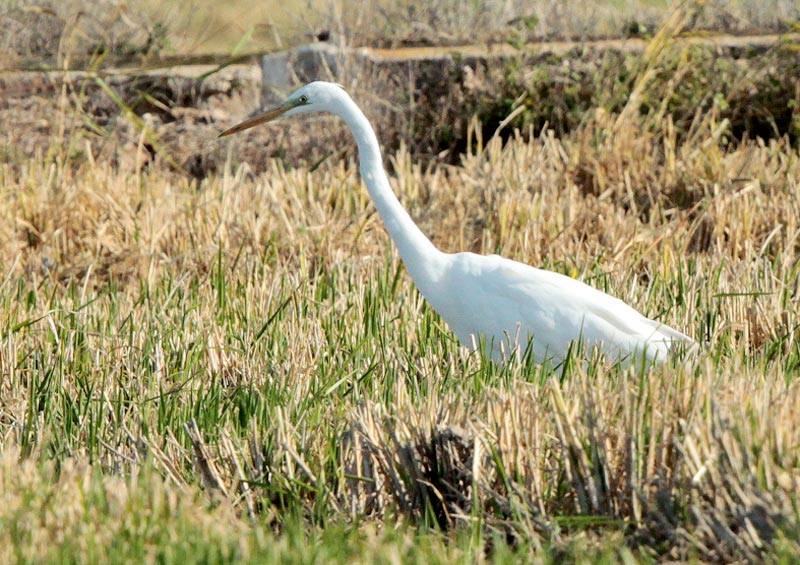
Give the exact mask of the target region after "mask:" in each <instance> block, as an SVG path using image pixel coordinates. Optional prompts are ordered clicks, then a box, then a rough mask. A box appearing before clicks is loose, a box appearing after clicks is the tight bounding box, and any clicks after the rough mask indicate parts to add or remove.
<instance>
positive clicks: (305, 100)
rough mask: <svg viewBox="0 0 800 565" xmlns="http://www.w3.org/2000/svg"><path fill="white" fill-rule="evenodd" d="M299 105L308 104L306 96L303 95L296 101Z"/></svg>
mask: <svg viewBox="0 0 800 565" xmlns="http://www.w3.org/2000/svg"><path fill="white" fill-rule="evenodd" d="M297 101H298V102H300V104H308V96H306V95H305V94H303V95H302V96H301V97H300V98H298V99H297Z"/></svg>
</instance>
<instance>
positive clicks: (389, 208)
mask: <svg viewBox="0 0 800 565" xmlns="http://www.w3.org/2000/svg"><path fill="white" fill-rule="evenodd" d="M340 115H341V117H342V119H344V121H345V122H346V123H347V125H348V126H349V127H350V130H351V131H352V132H353V136H354V137H355V138H356V142H357V143H358V158H359V171H361V178H362V179H363V180H364V184H366V185H367V190H368V191H369V195H370V197H371V198H372V201H373V202H374V203H375V207H376V208H377V209H378V213H379V214H380V215H381V218H382V219H383V223H384V224H385V226H386V231H388V232H389V236H390V237H391V238H392V241H394V243H395V245H396V246H397V250H398V251H399V252H400V257H401V258H402V259H403V263H405V266H406V269H408V272H409V274H410V275H411V278H412V279H414V281H415V282H416V283H417V286H420V290H422V292H423V294H425V290H426V289H425V288H423V285H422V284H421V283H422V281H424V280H429V279H431V278H435V277H436V276H437V274H438V273H436V272H433V269H434V268H435V265H434V264H433V263H432V262H431V261H430V260H429V259H431V258H433V257H434V256H437V255H440V254H441V252H440V251H439V250H438V249H436V247H435V246H434V245H433V243H431V241H430V240H429V239H428V238H427V237H425V234H424V233H422V231H421V230H420V229H419V227H417V224H415V223H414V221H413V220H412V219H411V217H410V216H409V215H408V212H406V210H405V208H403V206H402V204H400V201H399V200H398V199H397V196H395V194H394V192H393V191H392V187H391V186H390V184H389V178H388V177H387V176H386V171H385V170H384V168H383V159H382V158H381V149H380V145H379V144H378V138H377V137H376V135H375V132H374V131H373V129H372V126H370V123H369V120H367V117H366V116H365V115H364V113H363V112H362V111H361V110H360V109H359V108H358V106H356V104H355V102H353V101H352V100H349V99H348V104H347V105H346V110H345V111H344V112H342V113H341V114H340Z"/></svg>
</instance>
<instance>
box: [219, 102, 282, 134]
mask: <svg viewBox="0 0 800 565" xmlns="http://www.w3.org/2000/svg"><path fill="white" fill-rule="evenodd" d="M293 107H294V106H293V105H292V104H289V103H286V102H284V103H283V104H281V105H280V106H276V107H275V108H272V109H271V110H267V111H266V112H264V113H263V114H261V115H259V116H256V117H255V118H250V119H249V120H245V121H243V122H242V123H241V124H238V125H235V126H233V127H232V128H228V129H226V130H225V131H223V132H222V133H221V134H219V137H225V136H226V135H231V134H234V133H239V132H240V131H243V130H246V129H250V128H251V127H253V126H257V125H258V124H263V123H266V122H269V121H272V120H274V119H275V118H277V117H278V116H280V115H281V114H284V113H286V112H288V111H289V110H291V109H292V108H293Z"/></svg>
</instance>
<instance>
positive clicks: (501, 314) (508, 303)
mask: <svg viewBox="0 0 800 565" xmlns="http://www.w3.org/2000/svg"><path fill="white" fill-rule="evenodd" d="M314 112H330V113H332V114H335V115H337V116H339V117H340V118H342V119H343V120H344V121H345V122H346V123H347V125H348V127H349V128H350V130H351V131H352V133H353V136H354V137H355V139H356V142H357V143H358V155H359V170H360V172H361V177H362V179H363V181H364V184H366V186H367V190H368V191H369V195H370V197H371V198H372V201H373V202H374V203H375V207H376V208H377V209H378V212H379V214H380V215H381V218H382V219H383V222H384V224H385V226H386V230H387V231H388V232H389V236H390V237H391V238H392V241H394V243H395V245H396V246H397V249H398V251H399V253H400V257H401V258H402V260H403V263H404V264H405V266H406V269H408V272H409V274H410V275H411V278H412V279H413V280H414V283H416V285H417V288H419V291H420V292H421V293H422V295H423V296H424V297H425V299H426V300H427V301H428V302H429V303H430V304H431V306H432V307H433V309H434V310H435V311H436V312H437V313H438V314H439V315H440V316H441V317H442V319H444V321H445V322H447V324H448V325H449V326H450V328H451V329H452V330H453V332H454V333H455V334H456V336H458V339H459V340H460V341H461V343H463V344H464V345H466V346H467V347H470V348H474V347H476V345H477V344H483V346H484V347H486V348H487V349H488V350H489V353H490V354H491V355H492V356H493V357H495V358H496V359H498V358H503V357H506V356H508V355H510V354H512V352H517V353H518V352H520V351H523V350H524V349H525V348H526V347H527V346H528V345H529V344H530V345H531V346H532V347H533V354H534V359H535V361H536V362H544V361H545V360H547V361H549V362H552V363H554V364H558V363H559V362H560V361H562V360H563V359H564V357H565V356H566V355H567V353H568V351H569V350H570V348H571V346H572V345H573V344H574V343H576V342H578V341H580V342H581V343H582V345H583V347H584V348H593V347H599V348H601V349H602V351H603V352H604V354H605V355H606V356H611V357H612V358H616V359H619V360H621V361H623V362H625V361H630V360H633V359H637V358H638V359H644V360H647V361H649V362H653V361H655V362H660V361H663V360H665V359H666V358H667V356H668V354H669V353H670V351H671V350H672V349H673V348H674V347H675V346H676V345H677V344H683V345H684V346H690V345H691V344H693V341H692V340H691V338H689V337H688V336H686V335H684V334H682V333H680V332H679V331H677V330H674V329H672V328H671V327H669V326H666V325H664V324H662V323H659V322H657V321H655V320H651V319H649V318H647V317H645V316H643V315H642V314H640V313H639V312H637V311H636V310H635V309H633V308H631V307H630V306H628V305H627V304H625V303H624V302H622V301H621V300H619V299H617V298H614V297H612V296H609V295H608V294H606V293H604V292H601V291H599V290H597V289H595V288H593V287H591V286H588V285H586V284H584V283H582V282H580V281H577V280H575V279H572V278H570V277H568V276H565V275H562V274H559V273H555V272H552V271H545V270H542V269H537V268H535V267H531V266H529V265H525V264H523V263H518V262H516V261H512V260H510V259H506V258H504V257H500V256H499V255H476V254H475V253H469V252H464V253H452V254H451V253H443V252H442V251H440V250H438V249H437V248H436V247H435V246H434V245H433V243H431V241H430V240H429V239H428V238H427V237H425V234H423V233H422V231H421V230H420V229H419V227H418V226H417V225H416V224H415V223H414V221H413V220H412V219H411V217H410V216H409V215H408V212H406V210H405V209H404V208H403V206H402V205H401V204H400V201H399V200H398V199H397V197H396V196H395V194H394V192H393V191H392V188H391V186H390V184H389V179H388V177H387V176H386V171H385V170H384V168H383V160H382V158H381V150H380V146H379V145H378V139H377V137H376V135H375V131H374V130H373V129H372V126H371V125H370V123H369V121H368V120H367V118H366V116H364V113H363V112H362V111H361V109H360V108H359V107H358V106H357V105H356V103H355V102H353V100H352V98H350V96H349V95H348V94H347V92H345V90H344V89H343V88H342V87H341V86H339V85H337V84H333V83H328V82H312V83H310V84H307V85H306V86H304V87H302V88H300V89H298V90H297V91H295V92H294V93H293V94H291V95H290V96H289V97H288V98H287V99H286V101H284V102H283V103H282V104H280V105H279V106H277V107H275V108H273V109H272V110H269V111H267V112H266V113H264V114H262V115H260V116H258V117H255V118H252V119H250V120H247V121H245V122H243V123H241V124H239V125H237V126H235V127H232V128H230V129H228V130H226V131H224V132H222V134H220V136H225V135H230V134H232V133H236V132H239V131H242V130H244V129H247V128H250V127H253V126H255V125H258V124H261V123H264V122H268V121H270V120H273V119H275V118H277V117H279V116H294V115H300V114H310V113H314Z"/></svg>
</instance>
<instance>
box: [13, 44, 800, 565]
mask: <svg viewBox="0 0 800 565" xmlns="http://www.w3.org/2000/svg"><path fill="white" fill-rule="evenodd" d="M657 39H658V38H657ZM656 47H657V46H656ZM655 51H657V49H653V50H651V52H650V53H649V55H647V54H646V57H647V56H649V57H650V59H649V60H648V61H646V64H643V65H642V66H641V67H640V71H639V73H640V74H639V78H638V79H636V80H635V81H634V87H633V90H632V92H633V94H632V96H631V102H629V103H626V104H623V105H622V106H620V107H618V108H613V109H612V108H610V107H609V108H608V109H602V108H597V109H595V110H593V111H589V112H586V113H585V115H584V116H583V119H582V120H580V123H579V124H578V125H576V126H575V127H573V128H572V129H571V130H570V131H568V132H565V133H564V134H563V135H560V136H556V135H555V133H553V132H552V131H548V130H546V129H545V130H542V131H540V130H537V131H527V132H522V133H520V134H516V135H511V136H509V137H508V138H507V139H505V140H501V139H500V138H499V137H496V138H492V139H485V140H476V139H472V141H471V142H470V143H468V144H466V147H467V148H468V151H467V153H465V154H464V155H463V156H462V157H461V158H460V159H458V160H457V163H456V164H451V163H445V162H438V161H435V160H433V161H428V162H422V163H421V162H420V161H419V160H418V158H417V157H416V156H412V155H411V154H410V153H409V152H408V151H407V150H405V149H404V148H403V147H402V146H401V148H400V149H399V150H397V151H392V152H391V153H390V154H389V155H388V156H387V159H388V161H389V165H390V170H391V178H392V182H393V186H394V188H395V190H396V191H397V193H398V194H399V196H400V199H401V201H402V202H403V203H404V204H405V205H406V207H407V208H408V210H409V212H410V214H411V216H412V217H413V218H414V219H415V220H417V221H418V223H419V224H420V225H421V227H422V228H423V230H424V231H425V232H426V233H427V234H428V235H429V236H430V237H431V238H432V240H433V241H434V242H435V243H436V244H437V245H438V246H439V247H440V248H442V249H443V250H446V251H459V250H472V251H476V252H482V253H501V254H503V255H505V256H508V257H511V258H514V259H517V260H520V261H524V262H527V263H530V264H532V265H536V266H539V267H543V268H547V269H552V270H555V271H559V272H562V273H566V274H569V275H571V276H574V277H579V278H581V279H583V280H584V281H586V282H587V283H589V284H591V285H593V286H596V287H598V288H600V289H602V290H604V291H607V292H609V293H611V294H613V295H615V296H618V297H620V298H622V299H623V300H625V301H626V302H628V303H630V304H632V305H633V306H635V307H636V308H637V309H639V310H640V311H642V312H644V313H645V314H647V315H648V316H650V317H653V318H656V319H658V320H661V321H663V322H665V323H667V324H669V325H671V326H673V327H675V328H677V329H679V330H681V331H684V332H686V333H688V334H689V335H691V336H693V337H694V338H695V339H696V340H697V341H699V342H700V343H701V344H702V353H701V354H700V356H699V359H698V361H697V363H696V364H694V365H691V366H685V365H684V364H682V363H680V362H678V361H676V362H673V363H668V364H666V365H664V366H661V367H657V368H652V369H649V370H647V371H644V372H637V371H635V370H632V369H622V368H620V367H616V366H613V365H610V364H608V363H605V362H604V361H603V360H602V359H592V360H591V361H590V362H588V363H583V362H582V359H581V358H580V357H579V355H576V358H575V359H573V360H571V361H570V362H568V363H567V364H565V365H564V366H563V367H559V368H558V369H557V370H553V369H552V368H548V367H539V366H536V365H532V364H526V363H518V364H517V363H512V364H508V365H503V366H499V365H495V364H493V363H492V362H491V361H489V360H488V359H485V358H482V357H481V356H480V355H478V354H470V353H468V352H467V351H465V350H464V349H463V348H461V347H460V346H459V345H458V343H457V342H456V340H455V338H454V336H453V335H452V334H451V333H450V331H449V330H448V328H447V327H446V326H445V325H444V324H443V322H442V321H441V320H439V318H438V317H437V316H436V315H435V313H433V312H432V311H431V310H430V308H429V307H428V306H427V304H426V303H425V302H424V301H423V300H422V298H421V297H420V295H419V294H418V293H417V291H416V290H415V288H414V286H413V284H412V283H411V281H410V280H409V279H408V277H407V275H406V273H405V271H404V268H403V266H402V264H401V263H400V261H399V259H398V257H397V255H396V253H395V252H394V250H393V247H392V243H391V241H390V240H389V239H388V236H387V235H386V233H385V231H384V230H383V226H382V224H381V221H380V218H379V217H377V215H376V214H375V211H374V208H373V207H372V205H371V203H370V202H369V199H368V196H367V194H366V192H365V190H364V189H363V187H362V185H361V182H360V179H359V177H358V172H357V167H356V164H355V162H354V160H353V159H350V158H347V159H340V158H339V157H338V156H334V157H333V158H328V159H323V160H320V161H318V160H317V159H316V158H315V159H314V160H312V161H309V163H308V164H303V163H302V162H301V161H300V162H295V161H290V160H278V159H272V160H269V161H268V162H267V163H266V164H261V165H260V166H259V167H258V170H259V171H262V170H263V172H258V173H255V172H253V171H254V170H255V169H256V167H255V165H254V164H253V165H251V164H248V163H246V162H242V160H241V159H240V158H239V157H238V156H237V153H236V151H237V150H238V148H239V147H240V145H238V144H240V143H243V141H242V140H241V139H238V138H237V140H235V141H232V142H228V141H223V140H210V141H209V142H208V143H209V144H220V145H223V146H225V144H227V143H231V145H230V153H229V158H228V161H227V162H226V164H225V165H224V166H223V167H221V168H220V170H219V171H218V172H213V171H212V172H210V173H209V174H208V176H206V177H205V178H204V179H203V180H200V181H198V180H196V179H189V178H187V177H186V175H184V174H182V173H181V172H179V171H178V170H176V169H175V168H171V167H170V166H169V165H168V163H166V162H165V161H163V160H160V159H156V160H154V161H153V162H152V163H151V165H150V166H148V167H140V166H137V162H138V159H136V158H131V159H128V160H119V161H111V160H109V159H105V158H100V157H101V155H105V153H103V152H101V151H98V150H97V148H96V147H94V146H93V145H92V143H91V142H90V141H91V139H92V138H91V137H90V136H88V135H87V134H86V131H85V130H86V129H89V126H91V125H92V124H89V126H86V125H84V126H83V129H81V128H80V127H79V128H78V129H74V128H72V127H67V126H64V127H62V128H61V129H60V130H59V129H58V128H55V127H54V128H53V129H52V131H53V134H52V135H53V138H52V144H51V145H50V146H49V147H47V148H45V149H44V150H42V149H41V148H39V149H37V150H35V151H32V152H31V155H30V156H29V158H27V159H24V160H20V159H14V160H10V161H9V162H7V163H0V501H2V504H0V562H3V563H10V562H42V561H46V562H59V563H61V562H76V563H78V562H91V561H95V562H98V561H102V562H142V561H146V562H160V563H195V562H197V563H200V562H203V563H208V562H214V563H217V562H253V563H258V562H269V561H278V560H280V561H285V562H298V563H308V562H325V563H327V562H342V563H350V562H364V563H367V562H369V563H372V562H377V563H397V562H401V561H402V562H405V561H418V562H425V563H437V562H442V563H445V562H453V561H459V562H463V561H477V562H483V561H490V560H491V561H499V562H518V561H520V560H526V561H535V562H543V563H549V562H568V563H571V562H586V563H593V562H605V563H620V562H622V563H635V562H653V561H675V560H680V561H698V562H700V561H702V562H706V561H708V562H731V561H740V562H741V561H761V560H765V559H766V560H769V561H775V562H784V563H792V562H796V560H797V559H798V555H800V543H798V539H800V500H798V493H800V412H798V410H797V407H798V406H800V380H798V374H800V316H798V312H800V282H798V281H799V278H800V153H799V152H798V147H797V146H796V142H795V145H794V146H793V145H792V143H793V142H792V141H790V139H789V136H784V137H775V138H773V139H770V140H768V141H764V140H762V139H757V138H749V139H748V138H747V136H745V137H744V138H743V139H735V138H734V137H733V136H732V134H731V128H730V122H729V121H728V120H727V119H726V118H724V117H722V115H721V110H720V106H719V105H718V104H713V105H710V106H703V107H702V111H698V113H697V115H696V116H695V118H694V119H692V120H689V121H688V122H686V123H682V125H681V126H680V127H677V126H676V122H675V120H674V119H673V117H672V116H671V115H670V114H669V113H668V112H666V111H661V110H659V109H658V108H656V110H657V111H653V112H649V113H644V112H640V111H639V107H638V104H639V103H640V102H641V99H642V96H643V92H645V90H647V89H650V90H647V92H648V95H652V83H651V82H650V81H651V80H654V79H653V78H652V77H654V76H656V75H658V71H659V68H660V67H659V65H661V64H663V60H661V59H659V57H658V56H656V55H653V52H655ZM676 76H677V77H680V76H685V75H683V74H682V73H676ZM597 83H598V84H603V81H602V80H598V81H597ZM679 83H680V80H679V78H676V79H674V81H673V82H671V83H670V85H671V86H670V88H672V90H671V91H669V92H664V95H665V97H669V96H672V95H676V94H675V93H677V92H679V89H678V86H679ZM739 87H741V88H746V85H744V84H740V85H739ZM360 88H361V89H363V88H364V85H363V84H362V85H361V86H360ZM362 91H363V90H362ZM67 96H73V94H69V93H67V92H66V91H63V92H62V99H60V100H55V101H54V102H53V106H54V107H55V108H56V110H54V111H53V116H51V118H52V120H53V122H54V123H62V124H70V123H73V122H74V121H75V120H76V116H75V115H73V114H77V121H78V123H81V122H80V120H81V119H84V118H85V116H84V115H83V114H80V113H79V112H78V111H77V110H76V109H75V108H76V106H75V105H72V104H70V103H66V102H65V101H64V99H63V97H67ZM709 96H710V97H713V93H710V94H709ZM637 97H638V98H637ZM797 103H798V104H800V100H798V101H797ZM662 110H663V109H662ZM793 116H794V114H793ZM227 125H230V124H220V128H219V129H222V128H223V126H227ZM379 125H380V124H379ZM273 127H274V130H272V131H273V132H274V133H273V134H266V135H274V136H275V137H279V136H280V135H283V134H280V135H278V134H277V132H279V131H283V132H284V133H285V132H286V131H288V130H286V129H282V128H288V127H291V128H294V129H292V130H291V131H293V132H296V131H298V130H299V129H302V130H304V131H305V132H306V135H308V136H309V138H310V139H316V140H318V144H320V145H321V144H325V143H326V140H327V139H329V138H331V139H337V140H339V139H344V138H343V137H341V132H340V130H336V131H334V132H332V128H331V127H330V122H322V123H321V124H320V122H319V121H314V120H310V121H305V122H302V123H300V124H294V125H291V126H281V125H276V126H273ZM95 129H97V128H96V127H95ZM478 131H480V130H479V129H475V130H474V131H472V135H473V136H475V137H478V138H479V137H480V136H479V135H478V133H477V132H478ZM523 134H525V135H523ZM103 141H104V142H105V143H110V142H109V141H108V140H103ZM144 141H145V137H144V134H142V136H141V138H140V143H139V147H138V151H139V152H141V151H143V145H144ZM409 141H411V140H409ZM76 148H77V149H80V151H78V150H77V149H76ZM121 150H122V151H125V150H128V151H132V152H134V153H135V152H136V151H137V147H136V146H134V147H133V148H132V149H131V148H129V147H127V146H124V147H121ZM265 159H266V157H265Z"/></svg>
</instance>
